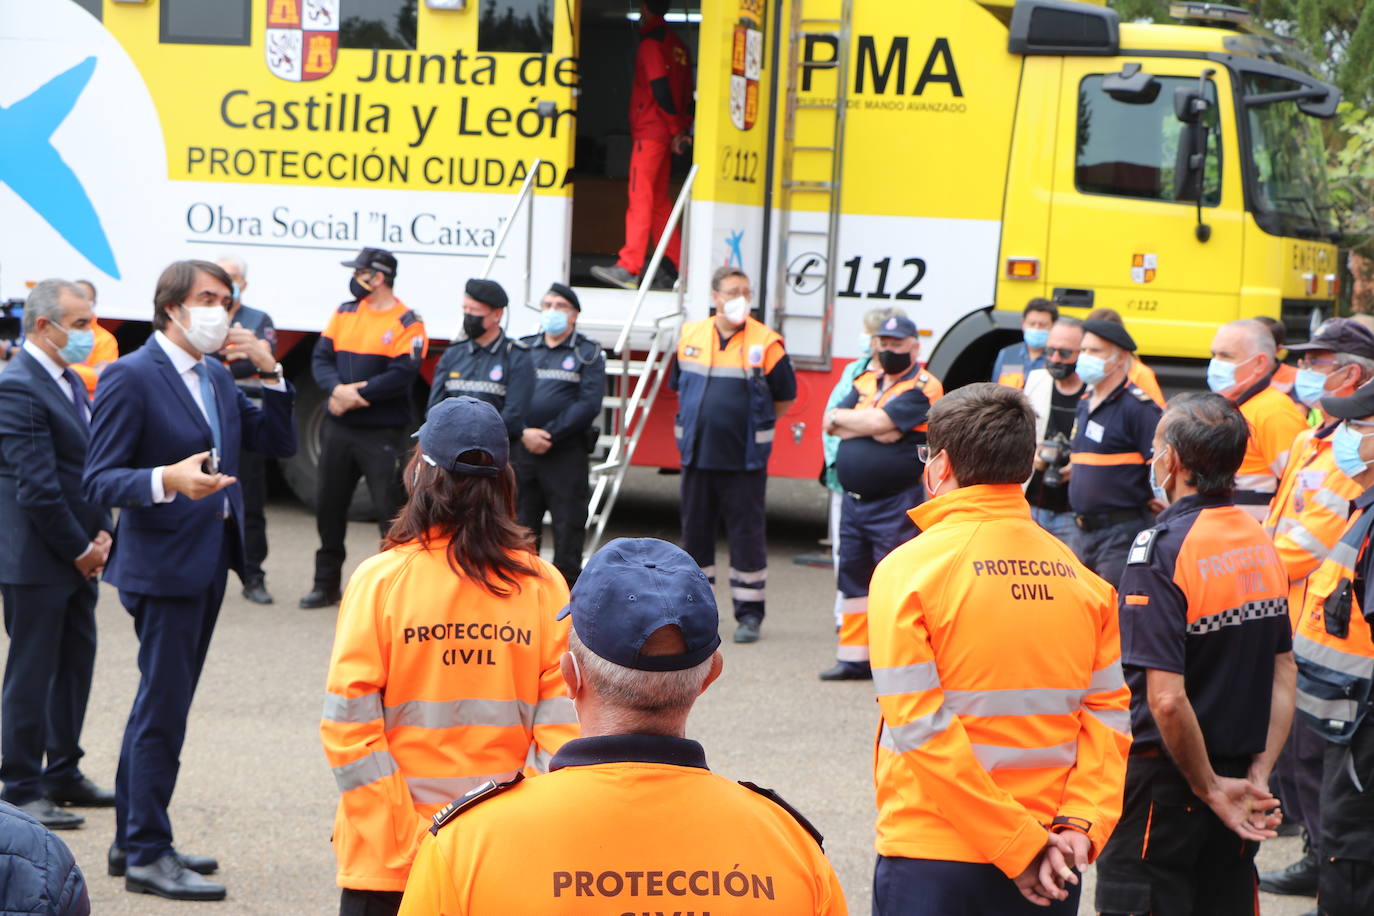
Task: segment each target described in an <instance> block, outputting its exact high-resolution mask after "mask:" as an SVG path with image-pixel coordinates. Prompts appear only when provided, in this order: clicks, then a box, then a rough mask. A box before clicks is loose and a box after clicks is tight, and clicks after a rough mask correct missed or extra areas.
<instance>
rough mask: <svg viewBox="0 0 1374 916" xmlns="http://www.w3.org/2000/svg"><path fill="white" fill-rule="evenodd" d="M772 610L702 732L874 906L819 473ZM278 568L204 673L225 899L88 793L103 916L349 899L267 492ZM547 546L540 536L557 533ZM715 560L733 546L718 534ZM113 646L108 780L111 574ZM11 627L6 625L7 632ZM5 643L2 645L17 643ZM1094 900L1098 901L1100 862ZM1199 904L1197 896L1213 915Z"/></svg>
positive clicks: (117, 725)
mask: <svg viewBox="0 0 1374 916" xmlns="http://www.w3.org/2000/svg"><path fill="white" fill-rule="evenodd" d="M769 487H770V490H769V539H770V544H769V565H770V576H769V581H768V618H767V620H766V621H765V623H764V626H763V639H762V640H761V641H760V642H758V643H757V644H755V645H750V646H736V645H734V644H733V643H732V642H730V634H731V632H732V630H733V620H732V619H731V616H730V612H729V610H728V609H729V606H730V603H729V597H728V591H727V589H728V583H725V582H724V580H723V578H722V582H721V586H720V588H719V593H720V594H719V600H720V604H721V607H722V608H723V609H725V610H724V612H723V618H722V622H721V635H722V637H723V638H724V644H723V646H722V652H723V654H724V656H725V671H724V675H723V676H722V677H721V679H720V680H719V681H717V682H716V684H714V685H713V686H712V687H711V689H710V690H709V691H708V692H707V693H706V694H705V696H704V697H703V698H702V699H701V701H700V702H699V703H698V706H697V708H696V710H695V712H694V714H693V716H692V719H691V721H690V722H689V726H688V728H689V734H690V735H691V737H693V738H695V739H697V740H699V741H701V742H702V743H703V744H704V745H705V747H706V752H707V759H708V761H709V762H710V764H711V767H712V769H714V770H715V771H716V772H718V773H721V774H723V775H725V776H727V777H729V778H731V779H747V780H750V781H753V782H756V783H758V784H760V785H764V786H769V787H772V788H774V789H775V790H777V791H778V792H779V794H781V795H782V796H783V797H784V798H786V799H787V800H788V801H789V802H791V803H792V804H793V805H794V806H795V807H797V808H798V809H799V810H801V811H802V812H804V813H805V814H806V815H807V816H808V817H809V818H810V819H811V820H812V822H813V823H814V824H815V825H816V826H817V827H818V828H819V829H820V831H821V832H822V833H824V834H825V838H826V843H825V846H826V849H827V851H828V852H829V854H830V859H831V861H832V862H833V863H834V866H835V869H836V871H837V872H838V873H839V876H840V880H841V882H842V883H843V885H844V888H845V892H846V895H847V897H848V901H849V908H850V911H851V912H853V913H856V914H861V913H867V912H869V910H870V902H869V889H870V886H871V883H872V873H873V861H874V853H873V837H872V829H873V819H874V809H873V791H872V782H871V779H872V757H873V739H874V733H875V727H876V723H877V715H878V713H877V707H876V705H875V703H874V700H873V695H872V690H871V686H870V685H869V684H868V683H866V682H864V683H839V684H829V683H822V682H820V681H818V680H817V679H816V673H817V672H818V671H820V670H822V669H823V668H826V667H829V665H830V664H831V661H832V658H833V652H834V643H835V632H834V624H833V619H832V617H831V608H832V605H833V599H834V583H833V580H832V577H831V573H830V572H829V570H828V569H821V568H814V567H809V566H802V565H797V564H796V563H794V562H793V561H794V559H795V558H796V557H797V556H799V555H802V554H815V553H817V552H818V550H820V549H821V548H819V547H818V545H817V540H818V539H819V538H820V537H821V536H822V535H823V534H824V528H825V506H826V497H825V493H824V492H823V491H822V490H821V489H820V488H819V487H818V486H817V485H816V484H815V483H812V482H808V481H782V480H775V481H772V482H770V484H769ZM677 505H678V500H677V478H676V477H673V476H667V475H662V476H660V475H657V474H655V473H654V472H652V471H649V470H641V469H636V470H635V471H633V472H632V473H631V475H630V477H629V479H628V480H627V482H626V486H625V489H624V491H623V494H622V497H621V502H620V505H619V507H618V509H617V513H616V516H615V518H614V521H613V523H612V525H611V533H612V534H614V535H630V536H658V537H663V538H667V539H670V540H675V539H676V537H677V532H678V510H677ZM268 535H269V538H270V541H271V549H272V552H271V555H270V556H269V557H268V560H267V564H266V567H267V584H268V587H269V589H270V590H271V591H272V593H273V594H274V595H275V596H276V598H277V603H276V604H275V605H272V606H268V607H260V606H258V605H254V604H250V603H249V602H247V601H245V600H244V599H243V598H242V597H240V594H239V586H238V582H237V580H236V578H235V577H234V576H233V575H232V574H231V575H230V587H229V591H228V594H227V597H226V599H225V602H224V607H223V610H222V611H221V614H220V619H219V626H218V630H217V632H216V634H215V641H214V644H213V645H212V647H211V649H210V654H209V659H208V661H207V663H206V667H205V672H204V676H203V678H202V680H201V684H200V690H199V692H198V694H197V696H196V700H195V705H194V706H193V708H192V710H191V721H190V727H189V730H188V733H187V738H186V745H185V749H184V751H183V754H182V768H181V779H180V783H179V785H178V786H177V791H176V795H175V797H174V799H173V802H172V808H171V815H172V822H173V826H174V828H175V830H176V844H177V847H178V848H179V849H181V850H183V851H185V852H189V853H195V854H204V855H214V856H216V857H218V858H219V860H220V863H221V869H220V873H219V875H218V876H216V880H220V881H222V882H223V883H224V884H225V885H227V887H228V889H229V898H228V900H227V901H225V902H222V903H203V904H195V903H175V902H171V901H166V900H161V899H159V898H154V897H150V896H142V895H135V894H130V893H128V892H126V891H125V890H124V886H123V881H122V880H120V879H114V878H110V877H108V876H107V875H106V873H105V854H106V850H107V848H108V846H109V843H110V840H111V838H112V836H113V830H114V812H113V809H104V810H97V809H86V810H83V811H82V812H81V813H83V814H84V815H85V816H86V818H87V822H86V825H85V827H83V828H82V829H79V830H73V831H64V832H63V833H62V834H61V835H62V838H63V839H64V840H65V841H66V842H67V843H68V845H69V846H70V847H71V849H72V851H73V853H74V854H75V855H76V859H77V862H78V863H79V864H80V866H81V867H82V869H83V871H84V872H85V874H86V877H87V881H88V884H89V887H90V893H91V901H92V904H93V911H94V912H95V913H96V914H97V916H105V914H109V916H121V914H140V916H141V914H159V913H170V912H173V911H176V910H180V911H185V910H186V909H194V910H198V909H201V908H203V909H206V910H209V911H212V912H215V913H220V914H225V916H228V914H262V916H294V914H327V913H333V912H337V910H338V890H337V888H336V886H335V884H334V856H333V851H332V849H331V848H330V845H329V836H330V831H331V826H332V821H333V817H334V808H335V803H336V800H337V793H336V790H335V787H334V781H333V778H332V776H331V775H330V772H329V768H328V766H327V765H326V763H325V760H324V755H323V752H322V751H321V749H320V743H319V737H318V735H319V732H318V726H319V715H320V705H321V699H322V693H323V688H324V680H325V669H326V667H327V665H328V660H329V650H330V644H331V641H332V639H333V632H334V613H333V612H332V611H330V610H322V611H302V610H299V609H297V607H296V600H297V598H299V596H300V595H301V594H303V593H304V592H305V591H307V590H308V589H309V587H310V582H311V573H312V569H313V554H314V549H315V546H316V537H315V527H314V519H313V516H311V515H310V513H309V512H307V511H306V510H305V509H304V508H303V507H302V506H301V505H300V504H298V503H296V502H294V501H291V500H289V499H287V498H282V499H280V500H276V501H274V502H273V503H272V504H271V505H270V506H269V509H268ZM348 543H349V558H348V566H347V568H346V569H347V571H350V572H351V570H352V569H353V567H354V566H356V564H357V563H358V562H359V561H360V560H361V559H363V558H365V557H366V556H368V555H369V554H370V553H371V552H372V551H373V550H375V549H376V528H375V526H374V525H371V524H365V523H353V524H352V525H350V528H349V542H348ZM546 550H547V545H546ZM720 551H721V552H720V563H721V565H722V567H723V566H724V565H725V564H726V563H727V557H726V555H725V551H724V544H723V542H722V545H721V548H720ZM97 616H98V626H99V634H100V636H99V639H100V649H99V654H98V656H97V660H96V669H95V686H94V689H93V691H92V695H91V702H90V707H89V712H88V714H87V719H86V727H85V734H84V744H85V747H86V750H87V754H86V758H85V760H84V762H83V766H84V769H85V772H86V773H87V775H89V776H90V777H91V778H93V779H94V780H96V782H98V783H99V784H101V785H102V786H111V787H112V786H113V783H114V772H115V765H116V762H117V759H118V751H119V743H120V736H121V734H122V730H123V726H124V721H125V718H126V717H127V715H128V711H129V706H130V703H131V702H132V699H133V695H134V690H135V688H136V686H137V667H136V661H135V660H136V653H137V643H136V641H135V638H134V633H133V627H132V625H131V620H130V618H129V616H128V615H127V614H126V613H125V612H124V610H123V608H122V607H121V605H120V603H119V598H118V595H117V594H116V592H115V591H114V589H112V588H110V587H108V586H102V590H101V598H100V604H99V607H98V610H97ZM4 642H5V641H4V640H3V637H0V644H3V643H4ZM4 648H5V649H6V650H7V646H4ZM1299 852H1300V850H1299V847H1298V841H1297V840H1296V839H1291V838H1290V839H1279V840H1273V841H1270V842H1268V843H1265V844H1264V847H1263V848H1262V849H1261V852H1260V857H1259V862H1260V868H1261V869H1264V868H1272V867H1275V866H1280V865H1284V864H1287V863H1288V862H1290V861H1292V860H1293V859H1295V858H1297V856H1298V855H1299ZM1086 884H1087V891H1088V892H1087V893H1085V895H1084V901H1085V903H1084V905H1083V906H1082V908H1081V912H1083V913H1089V912H1091V911H1092V910H1091V900H1092V897H1091V885H1092V872H1091V870H1089V872H1088V874H1087V876H1086ZM1262 901H1263V902H1262V912H1263V913H1264V914H1265V916H1297V914H1301V913H1305V912H1307V911H1308V910H1309V909H1311V908H1312V901H1311V900H1310V899H1309V898H1299V897H1270V896H1268V895H1262ZM1200 916H1201V914H1200Z"/></svg>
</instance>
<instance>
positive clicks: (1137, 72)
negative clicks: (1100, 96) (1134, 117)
mask: <svg viewBox="0 0 1374 916" xmlns="http://www.w3.org/2000/svg"><path fill="white" fill-rule="evenodd" d="M1102 91H1103V92H1105V93H1107V95H1109V96H1111V97H1112V98H1113V99H1115V100H1116V101H1118V102H1124V103H1125V104H1127V105H1149V104H1150V103H1151V102H1153V101H1154V100H1155V99H1157V98H1159V80H1157V79H1155V78H1154V77H1153V76H1152V75H1150V74H1149V73H1146V72H1145V71H1143V70H1141V69H1140V64H1135V63H1131V64H1124V65H1122V67H1121V72H1120V73H1113V74H1110V75H1109V76H1104V77H1103V78H1102Z"/></svg>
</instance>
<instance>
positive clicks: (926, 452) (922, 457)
mask: <svg viewBox="0 0 1374 916" xmlns="http://www.w3.org/2000/svg"><path fill="white" fill-rule="evenodd" d="M941 451H942V450H941V449H936V450H935V452H934V454H936V455H938V454H940V452H941ZM930 458H931V451H930V446H929V445H918V446H916V460H917V461H919V462H921V464H930Z"/></svg>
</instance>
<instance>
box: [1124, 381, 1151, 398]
mask: <svg viewBox="0 0 1374 916" xmlns="http://www.w3.org/2000/svg"><path fill="white" fill-rule="evenodd" d="M1128 390H1129V391H1130V392H1131V394H1133V395H1135V399H1136V400H1137V401H1153V400H1154V398H1152V397H1150V396H1149V395H1148V394H1146V393H1145V389H1144V388H1137V387H1136V386H1135V385H1132V386H1131V387H1130V389H1128Z"/></svg>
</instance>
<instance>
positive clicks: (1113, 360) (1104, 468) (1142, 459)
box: [1069, 320, 1163, 587]
mask: <svg viewBox="0 0 1374 916" xmlns="http://www.w3.org/2000/svg"><path fill="white" fill-rule="evenodd" d="M1083 331H1084V334H1083V348H1082V350H1081V351H1080V352H1079V354H1078V364H1077V365H1078V377H1079V378H1081V379H1082V380H1083V381H1084V382H1085V383H1087V386H1088V392H1087V394H1086V395H1085V396H1084V398H1083V400H1082V401H1080V402H1079V403H1078V415H1077V417H1076V418H1075V419H1074V431H1073V436H1072V438H1071V442H1070V449H1071V451H1072V457H1071V458H1070V459H1069V464H1070V467H1072V469H1073V473H1072V475H1071V476H1070V477H1069V507H1070V508H1071V509H1073V516H1074V525H1075V528H1076V530H1075V531H1074V532H1073V535H1072V536H1071V537H1070V539H1069V546H1070V547H1072V548H1073V552H1074V553H1075V554H1077V556H1078V559H1079V560H1080V561H1082V563H1083V565H1084V566H1086V567H1088V568H1089V569H1091V570H1092V571H1093V572H1095V573H1097V574H1098V575H1099V576H1101V577H1102V578H1103V579H1106V580H1107V582H1108V583H1110V584H1111V585H1112V587H1116V586H1117V585H1118V584H1119V583H1120V582H1121V571H1122V570H1123V569H1124V568H1125V566H1126V552H1127V550H1129V549H1130V546H1131V541H1133V540H1134V539H1135V536H1136V534H1138V533H1139V532H1140V530H1141V529H1142V528H1148V527H1149V526H1150V525H1151V524H1152V523H1153V521H1154V512H1155V511H1156V510H1158V509H1162V508H1163V506H1162V505H1158V504H1153V505H1152V500H1153V494H1152V493H1151V492H1150V480H1149V477H1150V464H1149V462H1150V455H1151V448H1152V443H1153V441H1154V435H1155V427H1156V426H1157V425H1158V424H1159V416H1160V409H1159V405H1158V404H1156V403H1155V402H1154V400H1153V399H1151V397H1150V396H1149V395H1148V394H1147V393H1145V391H1144V390H1142V389H1141V388H1138V387H1137V386H1135V385H1133V384H1132V383H1131V381H1130V380H1129V379H1128V378H1126V371H1127V369H1129V368H1130V364H1131V354H1132V353H1133V352H1134V351H1135V341H1134V340H1132V339H1131V335H1130V334H1129V333H1127V331H1126V329H1125V328H1124V327H1122V326H1121V325H1119V324H1116V323H1114V322H1111V321H1103V320H1091V321H1085V322H1083Z"/></svg>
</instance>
